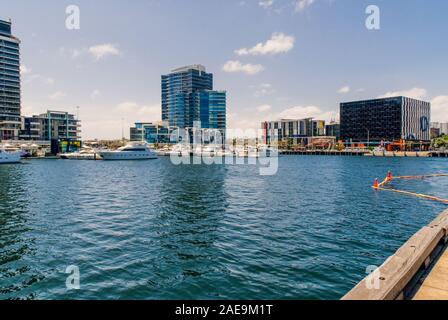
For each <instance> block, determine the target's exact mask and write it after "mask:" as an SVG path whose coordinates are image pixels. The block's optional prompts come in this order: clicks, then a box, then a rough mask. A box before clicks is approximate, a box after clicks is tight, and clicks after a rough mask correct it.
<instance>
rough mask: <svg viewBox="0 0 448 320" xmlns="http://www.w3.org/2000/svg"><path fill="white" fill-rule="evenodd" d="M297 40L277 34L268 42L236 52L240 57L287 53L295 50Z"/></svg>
mask: <svg viewBox="0 0 448 320" xmlns="http://www.w3.org/2000/svg"><path fill="white" fill-rule="evenodd" d="M294 43H295V38H294V37H293V36H288V35H286V34H284V33H281V32H275V33H273V34H272V36H271V39H269V40H267V41H266V42H264V43H262V42H260V43H258V44H256V45H255V46H254V47H252V48H250V49H247V48H241V49H238V50H236V51H235V53H236V54H237V55H239V56H245V55H254V56H256V55H267V54H270V55H274V54H279V53H286V52H288V51H290V50H291V49H292V48H294Z"/></svg>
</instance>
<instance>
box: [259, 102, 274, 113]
mask: <svg viewBox="0 0 448 320" xmlns="http://www.w3.org/2000/svg"><path fill="white" fill-rule="evenodd" d="M271 109H272V107H271V106H270V105H268V104H262V105H261V106H258V107H257V111H258V112H267V111H270V110H271Z"/></svg>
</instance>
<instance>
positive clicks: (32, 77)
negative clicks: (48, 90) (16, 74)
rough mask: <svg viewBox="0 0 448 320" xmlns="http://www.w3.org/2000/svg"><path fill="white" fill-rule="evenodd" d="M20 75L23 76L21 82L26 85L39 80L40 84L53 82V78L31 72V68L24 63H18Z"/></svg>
mask: <svg viewBox="0 0 448 320" xmlns="http://www.w3.org/2000/svg"><path fill="white" fill-rule="evenodd" d="M20 75H21V76H22V77H23V84H24V85H27V84H29V83H31V82H33V81H36V80H37V81H39V82H40V83H42V84H46V85H53V84H54V83H55V81H54V79H53V78H49V77H45V76H42V75H40V74H37V73H35V74H34V73H33V71H32V69H30V68H28V67H27V66H26V65H24V64H22V65H20Z"/></svg>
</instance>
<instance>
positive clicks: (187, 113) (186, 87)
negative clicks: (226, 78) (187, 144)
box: [162, 65, 226, 131]
mask: <svg viewBox="0 0 448 320" xmlns="http://www.w3.org/2000/svg"><path fill="white" fill-rule="evenodd" d="M162 121H166V122H167V123H168V125H169V126H171V127H178V128H181V129H189V128H198V127H199V128H204V129H219V130H222V131H224V130H225V128H226V92H225V91H214V90H213V74H211V73H207V72H206V70H205V67H204V66H202V65H190V66H185V67H181V68H177V69H174V70H172V71H171V73H169V74H167V75H162Z"/></svg>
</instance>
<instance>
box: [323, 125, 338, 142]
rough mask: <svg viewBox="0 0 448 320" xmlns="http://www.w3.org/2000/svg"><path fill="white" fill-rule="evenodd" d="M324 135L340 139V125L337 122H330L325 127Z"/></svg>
mask: <svg viewBox="0 0 448 320" xmlns="http://www.w3.org/2000/svg"><path fill="white" fill-rule="evenodd" d="M325 135H327V136H330V137H335V138H336V140H339V138H340V137H341V125H340V124H339V123H337V122H331V123H329V124H327V125H326V126H325Z"/></svg>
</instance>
